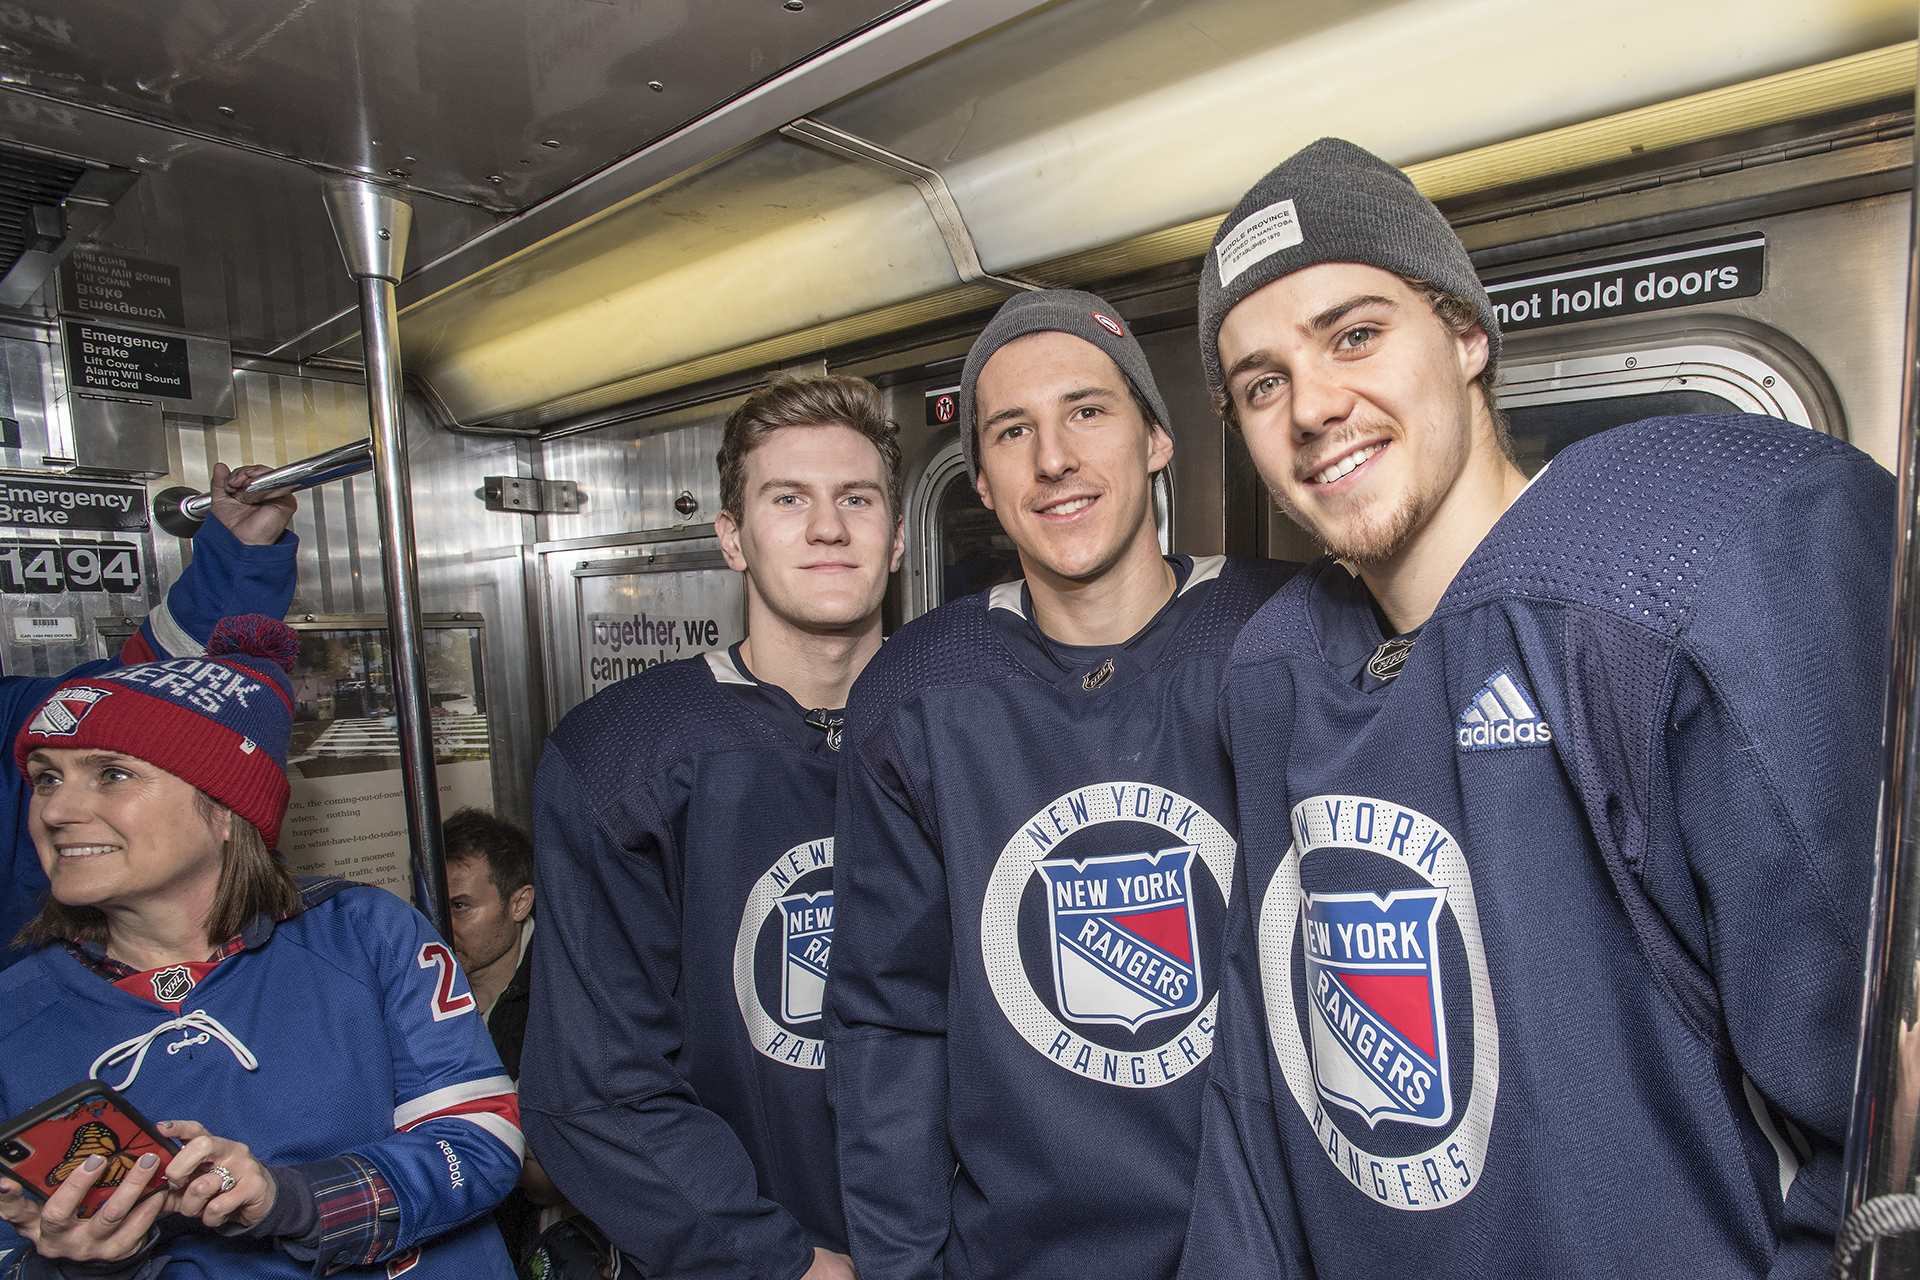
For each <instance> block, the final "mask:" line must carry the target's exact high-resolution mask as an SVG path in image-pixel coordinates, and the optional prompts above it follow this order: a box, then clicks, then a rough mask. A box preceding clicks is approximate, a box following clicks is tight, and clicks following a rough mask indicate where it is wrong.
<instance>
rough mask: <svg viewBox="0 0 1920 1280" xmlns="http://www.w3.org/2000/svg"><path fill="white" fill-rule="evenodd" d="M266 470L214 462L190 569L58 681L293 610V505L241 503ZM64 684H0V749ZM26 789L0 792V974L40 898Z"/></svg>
mask: <svg viewBox="0 0 1920 1280" xmlns="http://www.w3.org/2000/svg"><path fill="white" fill-rule="evenodd" d="M269 470H271V468H269V467H266V466H254V467H242V468H240V469H238V470H235V471H232V472H229V471H228V469H227V466H226V464H225V463H215V464H214V468H213V476H212V483H211V484H210V485H208V492H209V493H211V494H212V495H213V513H212V514H213V517H214V518H213V519H211V520H209V521H207V522H206V524H204V525H203V526H201V528H200V531H199V532H198V533H196V534H195V535H194V537H193V551H194V555H193V561H192V563H190V564H189V565H188V566H187V568H186V571H185V572H184V573H182V574H181V575H180V579H179V581H177V582H175V583H174V584H173V586H172V587H171V588H170V589H169V590H168V592H167V596H166V599H165V600H163V601H162V602H161V603H160V604H159V606H157V607H156V608H155V609H154V610H153V611H152V612H151V613H149V614H148V615H147V616H146V617H145V618H144V619H142V620H141V623H140V629H139V630H138V631H136V632H135V633H134V634H133V635H131V636H129V637H128V638H127V642H126V644H125V645H124V646H123V647H122V648H121V651H120V654H119V656H118V657H117V658H109V659H107V660H106V661H104V662H96V663H86V664H84V665H82V666H78V667H75V668H74V669H73V670H72V671H69V672H68V673H67V676H73V675H88V674H92V673H93V672H96V671H104V670H110V669H111V668H113V667H116V666H119V665H120V664H122V663H127V662H150V661H152V660H154V659H156V658H176V657H177V658H191V657H195V656H197V655H198V654H200V653H201V652H202V651H203V647H204V646H205V644H206V642H207V637H208V636H210V635H212V634H213V628H214V625H215V624H216V623H217V622H219V621H220V619H221V618H223V617H227V616H229V615H232V614H241V613H264V614H267V615H269V616H271V617H275V618H278V617H281V616H283V615H284V614H285V613H286V612H287V609H288V608H289V607H290V606H291V605H292V603H293V587H294V554H295V551H296V550H297V548H298V545H299V542H298V539H296V538H295V537H294V536H293V535H292V534H290V533H288V532H286V528H287V522H288V521H289V520H291V519H292V518H293V513H294V509H295V506H296V501H295V499H294V497H293V495H292V494H281V495H279V496H277V497H274V498H271V499H269V500H267V501H264V502H242V501H241V500H240V499H239V498H237V497H236V496H234V495H236V494H238V493H240V492H242V491H244V490H245V489H246V487H247V484H248V482H249V481H251V480H252V479H253V477H255V476H257V475H260V474H263V473H264V472H266V471H269ZM65 678H66V676H52V677H48V676H6V677H4V678H0V731H3V732H4V735H5V736H4V737H0V741H6V742H11V741H13V735H14V734H16V733H18V732H20V728H21V726H22V725H24V724H26V722H27V717H28V716H29V715H31V714H32V713H33V709H34V708H35V707H37V706H39V705H40V703H41V702H42V701H43V700H44V699H45V698H46V696H47V695H48V694H49V693H51V692H52V691H53V689H54V686H55V685H57V684H59V683H60V681H61V680H63V679H65ZM27 799H28V791H27V787H26V783H25V782H24V781H23V780H22V779H21V778H19V777H18V776H15V777H14V778H13V779H12V780H11V781H10V782H7V783H5V784H0V831H5V832H11V833H12V837H13V845H12V853H11V857H10V859H9V862H10V866H9V873H8V875H7V878H6V880H5V881H4V882H0V969H4V968H5V967H6V966H8V965H10V964H12V963H14V962H15V961H16V960H19V959H21V958H22V957H24V956H25V955H26V954H27V953H26V951H25V950H23V949H19V948H16V947H14V946H13V945H12V944H13V936H14V935H15V934H16V933H18V932H19V931H20V927H21V926H22V925H24V924H26V922H27V921H28V920H31V919H32V918H33V914H34V912H36V911H38V910H39V909H40V899H41V896H42V895H43V894H45V893H46V891H47V877H46V873H45V872H43V871H41V869H40V856H39V854H37V853H36V852H35V851H34V847H33V838H32V836H30V835H29V834H28V833H27Z"/></svg>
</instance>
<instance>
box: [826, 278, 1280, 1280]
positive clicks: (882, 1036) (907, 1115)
mask: <svg viewBox="0 0 1920 1280" xmlns="http://www.w3.org/2000/svg"><path fill="white" fill-rule="evenodd" d="M1170 430H1171V426H1170V423H1169V419H1168V415H1167V411H1166V406H1165V404H1164V402H1163V401H1162V399H1161V396H1160V392H1159V390H1158V388H1157V387H1156V386H1155V385H1154V381H1153V375H1152V371H1151V370H1150V369H1149V368H1148V367H1147V362H1146V356H1145V353H1144V352H1143V351H1142V350H1141V348H1140V344H1139V342H1138V340H1137V339H1136V338H1135V337H1134V335H1133V333H1132V331H1131V329H1130V327H1129V326H1128V325H1127V323H1126V322H1125V321H1124V320H1123V319H1122V318H1121V316H1120V313H1119V311H1118V310H1116V309H1115V308H1114V307H1113V306H1112V305H1110V304H1109V303H1107V302H1105V301H1103V300H1101V299H1100V298H1097V297H1094V296H1093V295H1092V294H1087V293H1079V292H1074V291H1071V290H1056V291H1049V292H1044V293H1030V294H1024V295H1021V296H1019V297H1016V298H1014V299H1012V300H1011V301H1009V302H1008V303H1007V304H1006V305H1005V306H1003V307H1002V308H1001V309H1000V312H999V314H998V315H996V316H995V317H994V319H993V321H992V323H990V324H989V325H988V326H987V328H986V330H985V332H983V333H982V334H981V335H980V338H979V340H978V341H977V342H975V343H974V346H973V350H972V352H971V353H970V354H969V355H968V357H967V363H966V368H965V371H964V373H963V375H962V381H961V388H960V431H961V444H962V447H963V448H964V449H965V451H966V457H967V462H968V465H969V467H971V468H972V471H973V476H974V481H975V486H976V488H977V489H978V491H979V494H980V498H981V500H982V501H983V502H984V503H985V504H986V505H987V506H988V507H989V508H991V509H992V510H993V511H994V513H995V514H996V515H997V516H998V517H999V519H1000V523H1001V526H1002V527H1003V528H1004V529H1005V530H1006V532H1007V535H1008V536H1009V537H1010V538H1011V539H1012V540H1013V543H1014V545H1015V546H1016V547H1017V548H1018V550H1019V553H1020V564H1021V568H1022V570H1023V571H1024V573H1025V580H1024V581H1016V582H1009V583H1005V584H1002V585H1000V586H997V587H994V588H992V589H991V590H989V591H986V592H984V593H982V594H980V595H977V596H971V597H968V598H966V599H963V600H959V601H955V602H953V603H951V604H948V605H946V606H945V607H943V608H941V609H938V610H935V611H934V612H933V613H931V614H929V615H928V616H927V617H924V618H921V619H918V620H916V621H914V622H912V623H910V624H908V625H907V626H905V627H903V628H901V630H900V631H899V632H897V633H896V634H895V635H894V636H893V637H892V638H891V639H890V640H889V641H888V642H887V644H886V646H885V647H884V648H883V649H882V650H881V651H880V653H879V655H878V656H877V657H876V658H875V659H874V661H873V663H872V664H871V665H870V666H869V667H868V669H867V671H866V673H865V674H864V675H863V676H862V677H861V679H860V681H859V682H858V684H857V685H856V686H855V688H854V692H853V696H852V698H851V700H850V701H849V703H848V714H847V739H846V743H847V745H846V751H845V754H844V755H843V757H842V770H843V772H842V781H841V789H840V817H839V836H840V847H841V849H842V850H843V853H842V855H841V858H840V861H839V864H838V866H837V868H836V871H835V877H836V881H835V893H836V899H837V903H838V909H839V922H838V927H837V929H836V933H835V946H834V960H833V973H832V977H831V979H830V981H829V984H828V1000H829V1006H830V1013H831V1016H830V1017H829V1018H828V1020H827V1027H828V1039H829V1049H830V1053H829V1057H828V1065H827V1071H828V1085H829V1090H830V1093H831V1096H832V1098H833V1102H834V1116H835V1125H836V1128H837V1131H838V1136H839V1149H840V1160H841V1170H842V1181H843V1186H844V1188H845V1193H846V1197H845V1198H846V1208H847V1226H848V1234H849V1238H850V1240H851V1242H852V1252H853V1258H854V1262H855V1264H856V1265H857V1266H858V1267H859V1269H860V1273H861V1275H862V1276H864V1277H866V1278H867V1280H896V1278H900V1280H904V1278H906V1277H915V1278H920V1277H936V1276H941V1275H962V1276H968V1277H972V1278H974V1280H986V1278H987V1277H1000V1276H1033V1277H1042V1276H1045V1277H1052V1276H1058V1275H1099V1276H1107V1277H1138V1278H1140V1280H1149V1278H1159V1277H1170V1276H1171V1275H1172V1273H1173V1269H1174V1266H1175V1264H1176V1262H1177V1260H1178V1258H1179V1252H1180V1239H1181V1236H1182V1234H1183V1232H1184V1230H1185V1225H1186V1217H1187V1210H1188V1204H1189V1200H1190V1196H1191V1190H1192V1179H1193V1168H1194V1159H1195V1153H1196V1151H1197V1144H1198V1140H1199V1118H1200V1112H1199V1103H1200V1088H1201V1084H1202V1082H1203V1080H1204V1078H1205V1076H1206V1066H1207V1060H1208V1057H1209V1054H1210V1053H1211V1049H1212V1039H1213V1030H1214V1003H1215V994H1214V992H1215V970H1216V958H1217V956H1218V954H1219V936H1220V935H1219V927H1220V921H1221V919H1222V917H1223V915H1224V912H1225V908H1226V905H1227V898H1228V895H1229V893H1230V891H1231V879H1230V872H1231V868H1232V862H1233V853H1234V836H1233V828H1232V818H1231V809H1232V787H1231V779H1230V775H1229V772H1228V768H1227V761H1226V758H1225V756H1224V754H1223V752H1222V751H1221V749H1220V744H1219V738H1218V733H1217V731H1216V729H1215V726H1214V711H1213V707H1214V699H1215V695H1216V693H1217V690H1218V686H1219V680H1220V674H1221V671H1222V669H1223V667H1224V663H1225V660H1226V656H1227V651H1228V647H1229V645H1230V644H1231V643H1232V639H1233V636H1234V634H1235V633H1236V632H1237V631H1238V630H1239V628H1240V625H1241V624H1242V622H1244V621H1245V619H1246V618H1247V617H1248V616H1249V615H1250V614H1251V613H1252V612H1253V610H1254V609H1256V608H1257V607H1259V605H1260V602H1261V601H1263V600H1265V599H1266V598H1267V596H1268V595H1270V594H1271V593H1272V592H1273V590H1274V589H1275V588H1276V587H1277V586H1278V585H1279V584H1280V583H1281V582H1282V581H1284V580H1285V578H1286V576H1287V575H1288V574H1289V573H1290V572H1291V571H1293V570H1294V569H1295V568H1297V566H1292V565H1279V564H1275V563H1272V562H1269V561H1237V560H1229V559H1227V558H1226V557H1223V556H1182V555H1172V556H1169V555H1163V554H1162V553H1161V549H1160V546H1159V542H1158V539H1157V536H1156V532H1155V524H1154V516H1153V502H1152V490H1153V478H1154V475H1155V473H1156V472H1158V471H1160V470H1161V469H1162V468H1163V467H1165V466H1166V465H1167V463H1168V461H1169V460H1170V459H1171V457H1172V453H1173V441H1172V437H1171V435H1170V434H1169V433H1170Z"/></svg>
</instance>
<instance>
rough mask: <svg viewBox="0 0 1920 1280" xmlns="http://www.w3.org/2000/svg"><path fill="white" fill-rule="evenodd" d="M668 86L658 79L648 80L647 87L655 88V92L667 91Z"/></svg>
mask: <svg viewBox="0 0 1920 1280" xmlns="http://www.w3.org/2000/svg"><path fill="white" fill-rule="evenodd" d="M666 87H667V86H665V85H663V84H661V83H660V82H659V81H658V80H649V81H647V88H649V89H651V90H653V91H654V92H655V93H662V92H665V90H666Z"/></svg>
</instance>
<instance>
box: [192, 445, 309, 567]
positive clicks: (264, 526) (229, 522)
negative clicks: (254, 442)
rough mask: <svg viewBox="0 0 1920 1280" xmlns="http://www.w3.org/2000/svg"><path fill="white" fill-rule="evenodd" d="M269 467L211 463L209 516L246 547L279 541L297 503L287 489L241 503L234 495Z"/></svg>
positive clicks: (264, 465)
mask: <svg viewBox="0 0 1920 1280" xmlns="http://www.w3.org/2000/svg"><path fill="white" fill-rule="evenodd" d="M271 470H273V468H272V467H269V466H267V465H266V464H265V463H256V464H255V465H253V466H251V467H239V468H237V469H235V470H232V471H229V470H228V469H227V464H226V463H224V462H216V463H214V464H213V479H212V482H211V483H210V484H209V485H208V486H207V492H208V493H209V494H211V495H212V497H213V512H212V514H213V516H214V517H215V518H216V519H218V520H219V521H220V523H221V524H224V525H225V526H227V528H228V529H230V530H232V532H233V536H234V537H236V538H238V539H239V540H240V541H242V542H244V543H247V544H249V545H250V546H256V547H264V546H270V545H272V544H273V543H275V542H278V541H279V540H280V535H281V534H283V533H285V532H286V530H287V525H288V523H289V522H291V521H292V519H293V513H294V511H295V510H297V509H298V508H299V506H300V504H299V502H298V501H297V500H296V499H295V498H294V496H293V490H291V489H273V490H268V491H266V492H271V493H272V494H273V495H274V496H273V497H271V498H269V499H267V501H265V502H243V501H241V500H240V498H239V497H238V496H236V495H238V494H241V493H245V492H246V489H247V482H248V481H249V480H252V479H253V478H254V477H255V476H263V475H265V474H266V473H267V472H269V471H271Z"/></svg>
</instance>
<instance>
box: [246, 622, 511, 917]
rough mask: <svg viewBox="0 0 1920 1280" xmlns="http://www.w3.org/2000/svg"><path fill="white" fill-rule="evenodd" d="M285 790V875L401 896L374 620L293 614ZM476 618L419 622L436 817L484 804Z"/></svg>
mask: <svg viewBox="0 0 1920 1280" xmlns="http://www.w3.org/2000/svg"><path fill="white" fill-rule="evenodd" d="M295 630H296V632H297V633H298V635H299V637H300V656H299V660H298V664H297V666H296V667H295V670H294V674H293V696H294V720H293V741H292V744H291V747H290V749H289V751H288V756H287V777H288V780H289V784H290V786H291V791H292V794H291V797H290V799H289V801H288V804H287V819H286V822H285V824H284V825H283V827H282V828H281V834H280V850H281V852H282V853H283V854H285V855H286V859H287V865H288V866H290V867H292V868H293V870H294V872H295V874H297V875H307V876H313V875H337V876H344V877H346V878H347V879H349V880H359V881H363V882H365V883H367V884H377V885H379V886H380V887H382V888H384V889H390V890H392V891H393V892H394V893H396V894H398V895H399V896H400V897H402V898H405V899H407V900H408V901H412V898H413V863H412V857H411V853H410V846H409V843H408V840H407V811H406V801H405V799H404V798H403V795H402V791H401V781H400V738H399V734H398V731H397V728H396V723H395V716H394V704H393V692H392V684H391V681H390V680H389V677H388V654H387V643H386V641H387V633H386V629H385V628H384V627H338V626H327V625H317V626H296V628H295ZM480 635H481V632H480V628H479V627H478V626H473V625H468V626H459V625H455V626H437V625H430V626H428V627H427V629H426V631H425V641H426V659H427V661H426V666H427V692H428V702H429V703H430V705H431V707H432V717H433V756H434V764H435V769H436V772H437V773H438V775H439V781H440V812H441V815H442V817H445V816H448V815H451V814H452V813H453V812H454V811H455V810H456V809H461V808H466V807H468V806H472V807H474V808H479V809H487V810H491V809H492V808H493V763H492V752H491V747H490V743H489V739H488V733H487V701H486V686H485V682H484V678H483V671H484V668H483V666H482V663H481V659H480Z"/></svg>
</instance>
